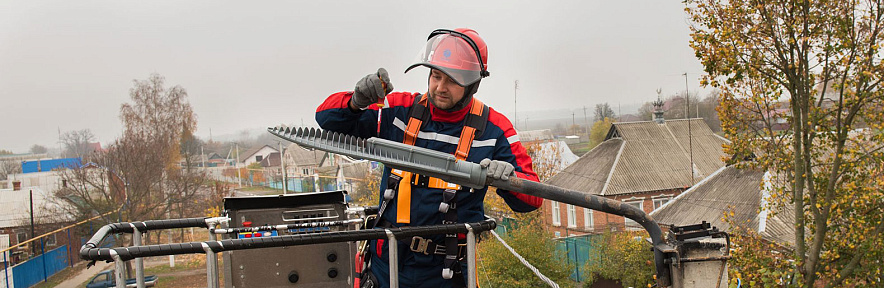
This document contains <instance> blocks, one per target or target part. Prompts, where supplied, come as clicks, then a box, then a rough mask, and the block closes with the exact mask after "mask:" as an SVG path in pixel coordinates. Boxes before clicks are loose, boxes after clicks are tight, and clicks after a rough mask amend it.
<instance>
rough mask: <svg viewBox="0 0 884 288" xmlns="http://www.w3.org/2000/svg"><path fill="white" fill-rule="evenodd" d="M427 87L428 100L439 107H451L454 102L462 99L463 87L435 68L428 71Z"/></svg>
mask: <svg viewBox="0 0 884 288" xmlns="http://www.w3.org/2000/svg"><path fill="white" fill-rule="evenodd" d="M428 89H429V92H430V93H429V98H430V102H431V103H433V106H436V108H439V109H443V110H444V109H451V107H454V104H456V103H457V102H459V101H460V99H463V93H464V87H461V86H460V85H457V83H456V82H454V80H452V79H451V78H449V77H448V75H445V73H442V71H439V70H436V69H432V70H431V71H430V87H429V88H428Z"/></svg>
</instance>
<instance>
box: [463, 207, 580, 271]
mask: <svg viewBox="0 0 884 288" xmlns="http://www.w3.org/2000/svg"><path fill="white" fill-rule="evenodd" d="M501 237H502V238H503V239H504V241H506V242H507V244H508V245H509V246H510V247H513V249H514V250H516V252H517V253H519V255H522V257H524V258H525V259H526V260H528V262H529V263H531V265H534V267H536V268H537V269H538V270H539V271H540V272H541V273H543V275H545V276H546V277H548V278H549V279H550V280H552V281H553V282H556V284H559V287H574V286H575V285H574V284H575V283H574V282H573V281H571V278H570V275H571V271H574V267H573V266H572V265H569V264H568V260H567V257H566V256H565V255H562V254H560V253H557V252H556V249H555V247H556V245H555V240H553V238H552V235H551V234H550V233H549V232H548V231H545V230H544V229H543V227H542V226H541V225H540V220H539V219H537V218H534V219H522V220H520V221H519V222H518V225H517V226H516V228H515V229H512V230H510V231H508V232H507V234H506V235H503V236H501ZM478 257H479V258H480V261H479V264H478V266H479V277H478V279H479V286H480V287H545V286H547V285H546V283H544V282H543V281H541V280H540V278H538V277H537V275H534V272H532V271H531V270H530V269H528V268H527V267H525V266H524V265H522V263H521V262H519V260H518V258H516V256H514V255H513V254H511V253H510V252H509V250H507V249H506V247H504V246H503V244H501V243H500V242H498V241H497V239H494V238H493V236H490V237H485V239H484V240H483V241H482V242H481V243H480V245H479V251H478Z"/></svg>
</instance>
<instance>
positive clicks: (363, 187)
mask: <svg viewBox="0 0 884 288" xmlns="http://www.w3.org/2000/svg"><path fill="white" fill-rule="evenodd" d="M383 174H384V166H383V165H378V168H375V169H372V170H370V171H369V173H367V174H365V178H363V179H362V180H360V181H358V182H356V185H355V188H354V189H355V190H356V191H353V192H352V193H351V194H352V195H353V196H354V197H353V203H354V204H355V205H356V206H377V205H378V203H381V201H380V192H379V191H380V188H381V176H382V175H383Z"/></svg>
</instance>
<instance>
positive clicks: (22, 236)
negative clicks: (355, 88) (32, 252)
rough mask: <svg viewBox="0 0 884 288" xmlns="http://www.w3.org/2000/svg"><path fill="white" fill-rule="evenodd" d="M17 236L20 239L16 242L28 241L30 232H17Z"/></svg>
mask: <svg viewBox="0 0 884 288" xmlns="http://www.w3.org/2000/svg"><path fill="white" fill-rule="evenodd" d="M15 236H16V240H18V241H16V242H15V243H21V242H25V241H28V232H18V233H16V234H15Z"/></svg>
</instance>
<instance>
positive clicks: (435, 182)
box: [427, 177, 460, 190]
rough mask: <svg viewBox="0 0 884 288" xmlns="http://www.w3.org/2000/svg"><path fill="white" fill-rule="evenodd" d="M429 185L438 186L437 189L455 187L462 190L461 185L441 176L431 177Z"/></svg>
mask: <svg viewBox="0 0 884 288" xmlns="http://www.w3.org/2000/svg"><path fill="white" fill-rule="evenodd" d="M427 187H430V188H436V189H454V190H460V185H457V184H453V183H448V182H445V181H443V180H442V179H439V178H433V177H430V181H429V182H428V183H427Z"/></svg>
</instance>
